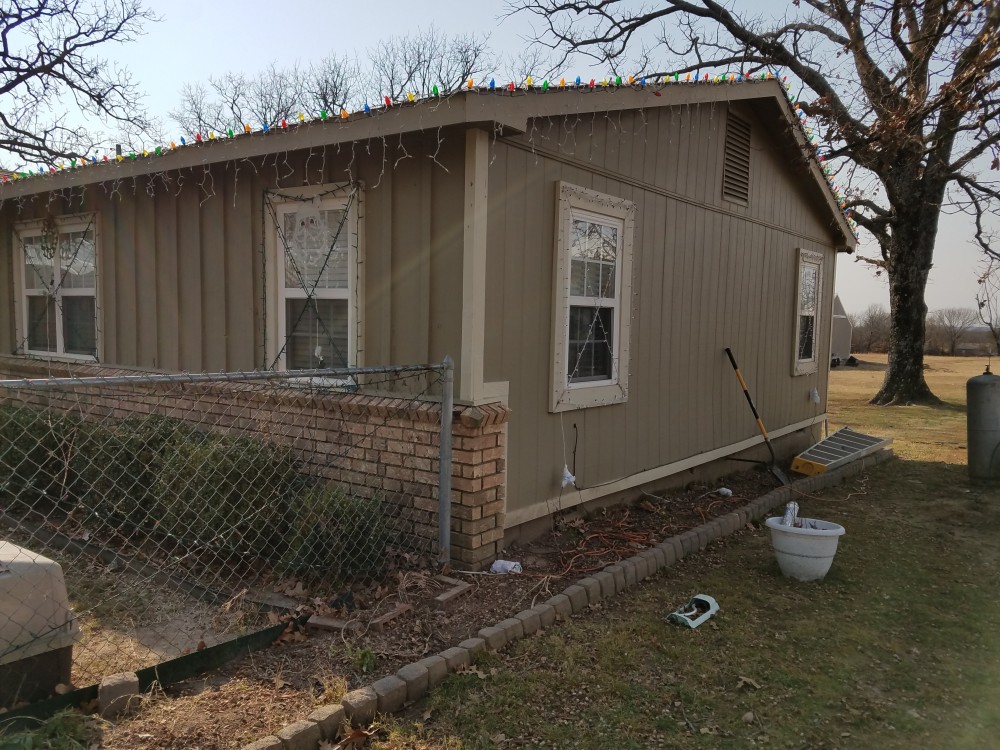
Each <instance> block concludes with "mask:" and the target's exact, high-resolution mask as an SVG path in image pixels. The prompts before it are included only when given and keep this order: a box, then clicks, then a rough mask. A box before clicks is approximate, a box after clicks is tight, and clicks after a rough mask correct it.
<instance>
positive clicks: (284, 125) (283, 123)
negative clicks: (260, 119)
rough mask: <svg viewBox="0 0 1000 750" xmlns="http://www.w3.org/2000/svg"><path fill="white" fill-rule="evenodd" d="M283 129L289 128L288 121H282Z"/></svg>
mask: <svg viewBox="0 0 1000 750" xmlns="http://www.w3.org/2000/svg"><path fill="white" fill-rule="evenodd" d="M281 127H282V128H287V127H288V120H285V119H282V120H281Z"/></svg>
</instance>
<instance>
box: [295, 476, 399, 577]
mask: <svg viewBox="0 0 1000 750" xmlns="http://www.w3.org/2000/svg"><path fill="white" fill-rule="evenodd" d="M290 517H291V524H290V529H289V534H288V540H287V551H286V553H285V555H284V560H283V562H284V567H285V568H286V569H288V570H291V571H295V572H297V573H299V574H300V575H301V574H309V573H312V574H317V575H333V576H337V577H340V578H345V579H367V578H377V577H378V576H380V575H381V574H382V573H384V572H385V564H386V551H387V547H388V546H389V544H390V542H391V538H392V532H391V530H390V528H389V525H388V523H387V519H386V517H385V506H384V504H383V503H382V502H381V501H380V499H379V498H377V497H375V498H370V499H369V498H363V497H357V496H354V495H345V494H344V491H343V490H342V489H341V488H339V487H328V486H325V485H321V484H317V485H314V486H312V487H309V488H307V489H305V490H304V491H302V492H300V493H299V494H298V495H297V496H296V497H295V498H294V501H293V504H292V507H291V508H290Z"/></svg>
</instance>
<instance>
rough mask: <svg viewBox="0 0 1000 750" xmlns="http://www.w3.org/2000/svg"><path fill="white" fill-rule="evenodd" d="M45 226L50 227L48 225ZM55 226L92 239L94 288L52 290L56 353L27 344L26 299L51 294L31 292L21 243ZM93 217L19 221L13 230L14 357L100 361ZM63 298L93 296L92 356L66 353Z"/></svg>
mask: <svg viewBox="0 0 1000 750" xmlns="http://www.w3.org/2000/svg"><path fill="white" fill-rule="evenodd" d="M47 224H48V225H49V226H47ZM53 224H54V227H55V230H56V232H57V233H58V234H59V235H62V234H70V233H72V232H85V231H90V232H91V233H92V234H93V236H94V286H93V287H88V288H78V289H64V288H62V287H61V286H60V287H58V288H57V289H56V290H55V309H56V323H55V327H56V348H55V351H48V350H45V349H31V348H30V346H29V341H28V320H29V318H30V315H29V313H28V299H29V297H48V296H52V295H50V294H49V293H48V292H47V291H46V290H45V289H30V288H29V286H28V279H27V278H26V275H27V273H28V269H27V267H26V266H27V258H26V257H25V253H24V240H25V239H28V238H31V237H40V236H42V235H43V234H45V232H46V231H51V226H52V225H53ZM97 224H98V222H97V215H96V214H72V215H68V216H59V217H56V218H54V219H35V220H32V221H26V222H21V223H19V224H17V225H15V227H14V236H13V249H14V263H15V264H16V266H15V269H14V287H15V288H14V298H15V300H16V303H15V305H14V334H15V337H16V341H17V342H18V343H17V354H19V355H26V356H31V357H41V358H45V359H50V360H56V361H67V362H98V361H100V360H101V347H102V343H103V342H102V340H101V338H102V337H101V320H100V318H101V294H100V288H101V265H102V264H101V240H100V233H99V232H98V227H97ZM63 297H93V298H94V342H95V347H94V348H95V354H93V355H90V354H73V353H70V352H66V351H65V349H66V342H65V334H64V332H63V310H62V304H61V300H62V298H63Z"/></svg>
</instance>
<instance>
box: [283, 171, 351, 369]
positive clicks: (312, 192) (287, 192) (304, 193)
mask: <svg viewBox="0 0 1000 750" xmlns="http://www.w3.org/2000/svg"><path fill="white" fill-rule="evenodd" d="M355 189H357V193H356V195H355V196H354V200H353V201H350V195H351V192H352V191H353V190H355ZM269 195H270V200H271V205H272V206H273V208H274V215H273V216H271V213H270V211H268V212H266V213H267V224H266V231H265V233H264V245H265V251H266V253H267V273H266V280H265V283H266V284H267V300H268V305H267V307H268V319H269V320H273V321H275V323H274V325H273V326H270V325H269V326H267V330H266V335H265V352H266V356H267V363H268V365H271V363H274V369H275V370H282V371H283V370H285V369H287V366H286V356H285V352H284V343H285V328H286V324H287V320H286V308H287V305H286V302H287V300H289V299H306V298H307V297H308V296H309V295H308V293H307V292H306V290H304V289H301V288H294V287H287V286H286V285H285V257H284V252H285V249H284V244H283V242H282V240H281V237H280V235H279V232H278V226H279V225H280V222H281V221H282V217H283V216H284V214H285V213H287V212H291V211H294V210H296V208H301V207H302V205H303V202H304V201H307V200H311V201H312V203H313V206H314V207H315V208H318V209H319V210H326V209H330V210H342V209H344V208H345V207H347V206H348V202H350V206H349V209H348V213H347V220H346V222H345V223H344V228H343V231H346V232H347V233H348V237H347V268H348V270H347V288H346V289H325V288H319V289H316V293H315V295H314V296H315V297H316V298H317V299H344V300H347V366H348V367H362V366H363V362H362V358H363V352H364V320H363V318H364V316H363V314H362V311H363V310H364V287H365V285H364V263H363V259H364V222H363V221H361V220H360V217H361V216H363V215H364V212H363V208H362V206H363V196H364V190H363V185H361V184H360V183H355V184H353V185H352V184H350V183H339V184H336V185H314V186H308V187H302V188H295V189H282V190H274V191H271V192H270V193H269ZM275 219H276V220H277V221H278V222H279V224H278V225H276V224H275V223H274V220H275ZM355 237H356V241H355V239H354V238H355ZM329 366H330V367H337V366H338V365H334V364H331V365H329ZM337 382H338V383H339V382H345V383H346V382H349V381H346V380H345V381H340V380H337ZM350 382H353V381H350Z"/></svg>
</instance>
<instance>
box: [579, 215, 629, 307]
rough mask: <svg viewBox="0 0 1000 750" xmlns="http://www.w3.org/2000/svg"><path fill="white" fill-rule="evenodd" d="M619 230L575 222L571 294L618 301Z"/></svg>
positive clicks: (582, 220) (597, 224)
mask: <svg viewBox="0 0 1000 750" xmlns="http://www.w3.org/2000/svg"><path fill="white" fill-rule="evenodd" d="M617 262H618V227H616V226H612V225H610V224H602V223H599V222H595V221H587V220H584V219H574V220H573V227H572V233H571V245H570V263H571V271H570V291H569V293H570V295H571V296H574V297H591V298H593V299H601V298H614V296H615V267H616V265H617Z"/></svg>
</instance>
